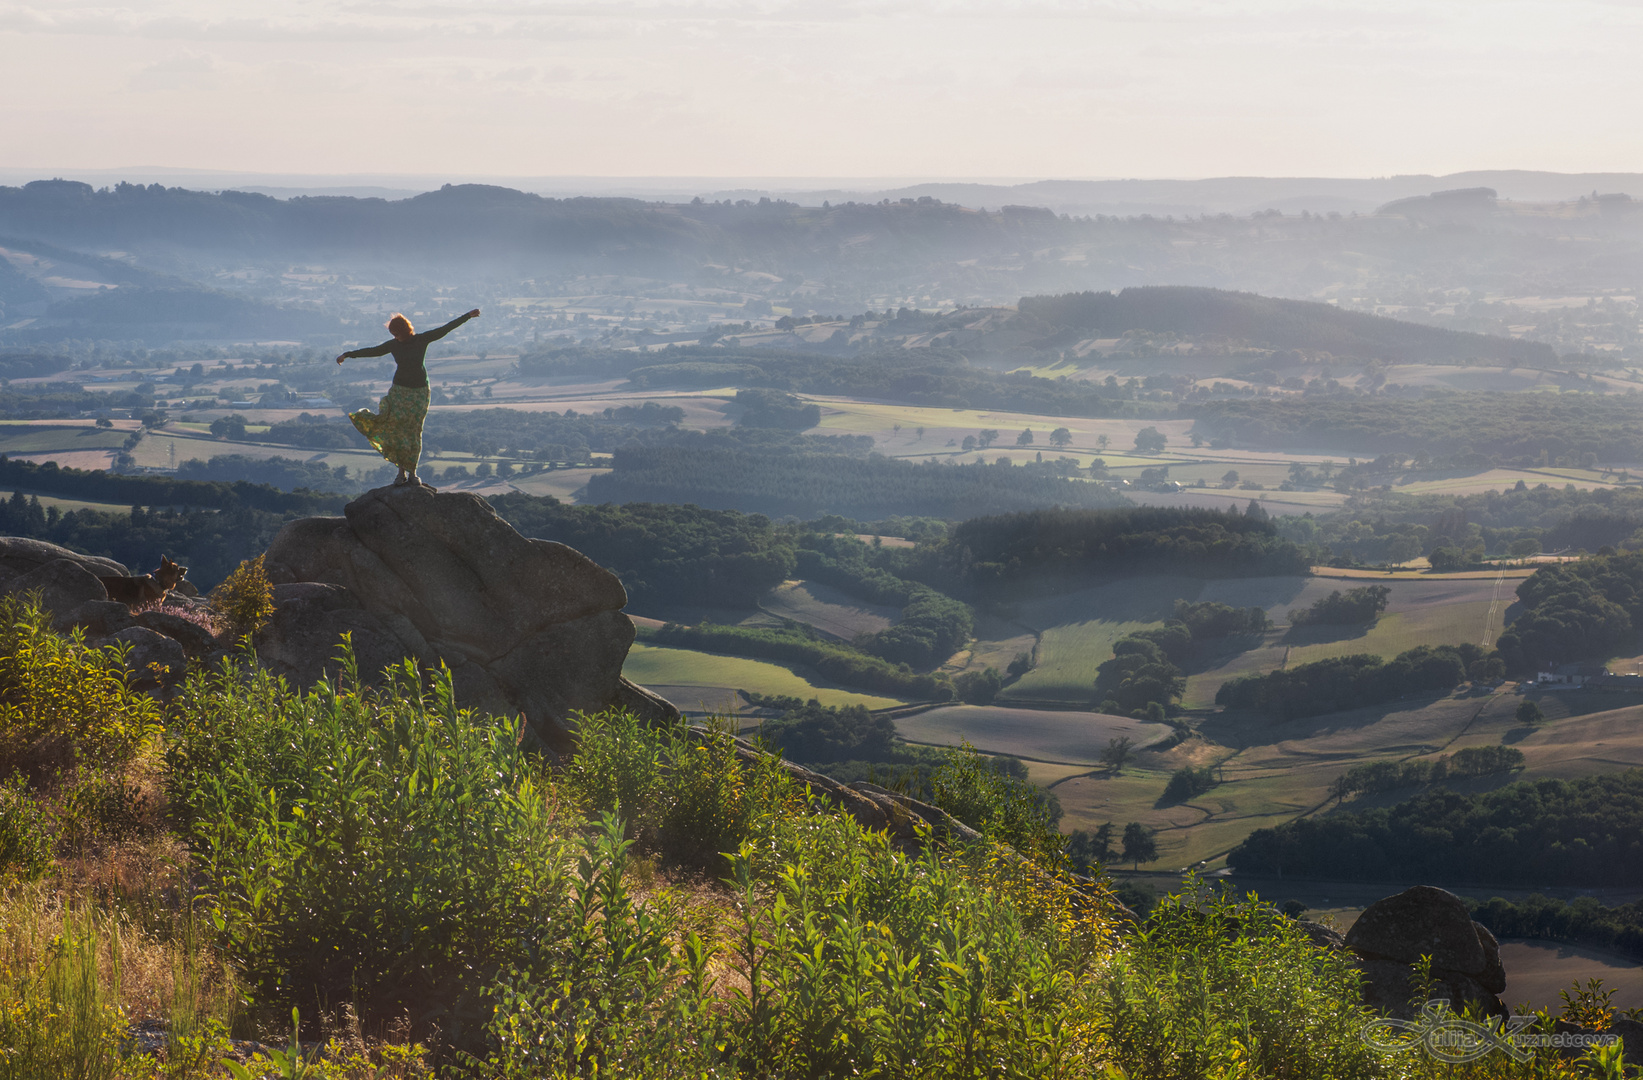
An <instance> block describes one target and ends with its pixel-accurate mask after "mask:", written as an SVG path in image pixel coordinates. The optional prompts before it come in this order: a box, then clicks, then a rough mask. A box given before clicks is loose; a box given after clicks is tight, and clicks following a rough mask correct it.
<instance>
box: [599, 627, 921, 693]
mask: <svg viewBox="0 0 1643 1080" xmlns="http://www.w3.org/2000/svg"><path fill="white" fill-rule="evenodd" d="M622 674H623V675H626V676H627V677H628V678H630V679H632V680H633V681H634V682H636V683H639V684H640V685H641V686H669V687H693V686H694V687H704V688H709V689H711V690H713V691H723V690H724V689H726V688H730V689H735V690H747V691H751V692H753V693H759V694H788V695H792V696H793V697H799V698H804V699H805V700H809V699H810V698H816V699H818V700H820V701H821V703H822V704H823V705H865V706H867V707H868V708H869V709H885V708H889V707H890V706H892V705H900V704H902V702H901V700H900V699H899V698H890V697H883V696H880V695H876V694H864V693H859V692H857V691H854V690H848V689H845V688H842V687H840V686H838V685H837V684H833V683H827V682H825V681H822V680H819V679H812V678H811V677H809V676H806V675H801V674H800V673H799V672H797V671H795V670H794V669H792V668H789V667H784V666H782V665H781V664H773V663H770V662H768V661H765V660H747V659H744V658H742V657H739V656H718V655H715V654H713V653H704V652H697V651H695V650H694V649H674V648H669V647H666V646H661V645H645V644H643V643H641V642H635V643H634V645H633V648H631V649H630V650H628V658H627V663H625V664H623V665H622ZM709 696H712V697H717V696H718V695H717V694H715V695H709ZM669 700H671V701H673V702H674V704H676V705H679V706H680V707H681V708H692V709H693V708H695V707H696V703H695V702H688V701H686V702H682V701H679V700H678V699H677V698H672V697H670V698H669Z"/></svg>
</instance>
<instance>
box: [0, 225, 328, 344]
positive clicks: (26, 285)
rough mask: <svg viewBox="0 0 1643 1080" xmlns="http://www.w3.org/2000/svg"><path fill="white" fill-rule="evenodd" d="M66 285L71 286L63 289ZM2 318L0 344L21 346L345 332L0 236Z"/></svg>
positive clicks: (314, 316)
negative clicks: (69, 281)
mask: <svg viewBox="0 0 1643 1080" xmlns="http://www.w3.org/2000/svg"><path fill="white" fill-rule="evenodd" d="M7 252H9V253H11V256H12V258H8V257H6V255H5V254H4V253H7ZM14 258H15V259H16V260H17V261H16V262H14V261H13V259H14ZM64 279H72V281H73V284H74V287H72V288H70V287H64V286H63V285H62V282H63V280H64ZM0 316H3V317H4V318H3V319H0V327H6V329H3V330H0V342H5V343H24V344H33V343H42V342H52V341H60V340H63V339H66V338H77V339H82V340H83V339H93V340H105V341H144V342H150V343H158V342H168V341H176V340H179V339H189V338H233V337H246V336H250V337H256V338H264V339H270V338H273V339H288V338H295V339H299V340H301V339H304V338H309V337H317V336H328V337H335V336H336V335H337V334H338V332H339V331H340V330H342V328H343V326H344V323H343V320H342V319H340V318H338V317H337V316H335V315H330V314H327V313H325V312H322V311H320V310H319V309H317V308H315V307H311V306H305V305H293V304H278V303H271V302H268V301H265V300H259V299H255V298H252V297H246V296H238V295H235V294H233V293H229V292H224V291H222V290H219V289H212V288H207V287H205V286H201V285H196V284H194V283H192V282H189V281H186V280H184V279H182V278H179V277H173V276H171V275H169V274H162V273H157V272H155V271H153V270H147V269H144V268H142V267H138V266H133V265H131V264H130V263H128V262H125V261H123V260H120V259H114V258H109V257H107V256H104V255H93V254H89V253H86V252H82V251H73V250H69V249H66V248H62V247H58V246H56V245H53V244H49V243H45V242H42V241H39V240H27V239H16V238H13V237H6V236H0Z"/></svg>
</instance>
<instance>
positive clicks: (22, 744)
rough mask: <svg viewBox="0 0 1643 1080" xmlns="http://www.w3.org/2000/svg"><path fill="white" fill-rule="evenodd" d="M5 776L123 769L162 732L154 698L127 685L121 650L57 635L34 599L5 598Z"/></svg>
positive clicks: (0, 668)
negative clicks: (22, 772)
mask: <svg viewBox="0 0 1643 1080" xmlns="http://www.w3.org/2000/svg"><path fill="white" fill-rule="evenodd" d="M0 656H4V657H6V658H7V660H6V663H4V664H0V775H4V774H6V773H9V772H11V771H12V770H14V769H23V770H25V771H28V772H31V773H33V774H35V775H37V776H43V775H45V774H46V773H48V772H51V771H56V770H63V769H72V768H74V767H75V766H77V765H81V764H84V765H89V766H93V767H96V768H107V769H119V768H123V767H124V766H126V765H128V764H129V763H130V762H132V761H133V760H134V759H135V758H137V757H138V755H140V754H141V753H142V752H143V751H144V749H145V748H146V747H148V746H149V745H150V744H151V743H152V740H154V739H155V738H156V737H157V736H158V735H159V733H160V709H159V705H158V704H157V703H156V702H155V701H154V699H153V698H151V697H149V696H148V695H147V694H143V693H140V692H138V691H135V690H132V689H131V688H130V687H129V685H128V684H127V674H126V666H125V660H124V653H123V651H122V650H121V649H119V648H99V649H93V648H88V647H87V646H86V644H85V642H84V639H82V638H80V637H79V636H72V637H65V636H63V635H61V634H57V633H54V632H53V631H52V630H51V629H50V627H49V625H48V619H47V617H46V615H45V614H44V613H43V612H42V611H41V610H40V608H39V605H38V604H37V603H36V602H34V601H33V600H21V599H18V598H16V597H5V598H0Z"/></svg>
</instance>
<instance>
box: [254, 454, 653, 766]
mask: <svg viewBox="0 0 1643 1080" xmlns="http://www.w3.org/2000/svg"><path fill="white" fill-rule="evenodd" d="M344 514H345V516H343V517H340V518H305V519H303V520H300V521H294V522H291V523H289V524H288V525H286V526H285V528H283V529H282V530H280V533H279V535H278V536H276V537H275V538H274V542H273V543H272V544H271V545H270V546H269V549H268V551H267V553H266V555H265V557H264V566H265V567H266V568H267V570H268V575H269V578H270V579H271V580H272V581H274V582H275V583H276V589H275V602H276V613H275V616H274V619H273V621H272V622H271V623H270V624H269V625H268V626H267V627H266V628H265V629H264V630H263V631H262V632H261V634H259V636H258V639H257V642H256V645H257V649H258V653H259V655H260V656H262V658H263V660H264V662H265V663H268V664H269V666H270V667H272V668H273V669H274V670H276V671H279V672H280V673H281V674H285V675H287V676H288V677H290V678H291V679H293V680H294V681H295V682H297V683H298V684H299V685H309V684H311V683H312V682H313V681H314V680H315V679H317V678H318V677H319V675H320V673H322V672H326V671H330V670H334V660H333V657H334V655H335V653H336V651H337V645H338V637H339V635H340V634H341V633H342V632H343V631H348V632H349V633H351V634H353V641H354V649H355V653H356V655H357V656H358V659H359V667H360V672H361V675H362V676H365V677H370V676H374V675H376V674H377V673H378V672H380V670H381V669H382V667H383V666H384V665H385V664H387V663H392V662H397V661H399V660H400V659H401V658H403V657H407V656H409V657H413V658H415V659H416V661H417V662H418V663H419V664H421V665H422V666H424V667H432V666H434V665H437V664H439V663H441V662H443V663H444V664H445V665H446V666H447V667H449V668H450V670H451V673H452V676H453V680H454V682H455V685H456V688H457V694H458V699H459V701H460V702H461V703H462V705H463V706H465V707H471V708H476V709H482V710H487V711H493V712H518V713H521V714H523V715H524V716H525V717H526V719H527V720H529V721H530V723H531V726H532V728H533V730H535V731H536V733H537V734H538V735H539V736H541V738H542V739H543V741H544V742H546V743H547V744H548V745H549V746H550V747H551V748H553V749H555V750H561V751H562V750H566V749H569V747H570V745H571V743H572V735H571V732H572V730H573V729H574V725H575V719H574V718H575V715H576V714H577V713H579V712H588V713H591V712H597V711H599V710H601V709H605V708H609V707H611V706H621V707H626V708H629V709H631V710H633V711H634V712H636V713H638V714H639V715H641V716H644V717H646V718H647V719H651V720H666V721H671V720H674V719H677V717H678V712H677V710H675V709H674V708H673V707H672V706H671V705H670V704H668V703H667V702H666V701H663V700H662V699H660V698H658V697H656V696H655V695H653V694H650V693H649V692H648V691H645V690H643V689H642V688H639V687H636V686H634V685H633V684H632V683H629V682H627V681H626V680H624V679H622V677H621V673H622V662H623V661H624V660H625V659H626V657H627V651H628V647H629V646H630V645H631V644H632V643H633V623H632V621H631V620H630V619H629V618H628V617H627V616H626V615H625V614H623V613H622V610H621V609H622V607H623V606H625V605H626V603H627V593H626V591H625V590H624V589H623V588H622V584H621V582H620V581H618V580H617V579H616V576H615V575H614V574H612V573H611V572H610V571H608V570H605V569H604V568H602V567H600V566H599V565H598V564H596V563H594V562H593V560H591V559H589V558H587V557H586V556H585V555H582V554H581V553H580V552H578V551H575V550H574V549H572V548H569V547H566V546H565V545H563V544H556V543H552V542H550V541H546V540H531V539H527V538H526V537H524V536H521V535H520V534H519V533H518V531H516V530H515V529H514V528H513V527H512V526H511V525H509V524H508V523H507V522H505V521H503V520H502V519H501V517H499V516H498V515H497V513H496V511H495V510H493V509H492V508H491V505H490V504H489V503H488V502H486V501H485V500H484V499H481V498H479V497H478V496H476V495H471V494H467V493H464V492H434V491H432V490H430V489H428V488H424V487H421V486H419V485H414V484H413V485H407V486H404V487H397V488H394V487H389V488H378V489H377V490H375V491H371V492H367V493H366V494H365V495H362V496H360V497H359V498H358V499H355V500H354V501H353V502H351V503H349V504H348V506H347V508H346V510H345V512H344ZM328 664H329V665H331V667H329V668H328V667H327V665H328Z"/></svg>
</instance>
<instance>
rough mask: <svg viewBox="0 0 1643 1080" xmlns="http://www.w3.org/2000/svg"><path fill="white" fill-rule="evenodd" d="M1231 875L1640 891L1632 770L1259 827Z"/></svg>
mask: <svg viewBox="0 0 1643 1080" xmlns="http://www.w3.org/2000/svg"><path fill="white" fill-rule="evenodd" d="M1227 861H1228V862H1229V863H1230V864H1231V865H1232V866H1233V867H1235V868H1236V869H1237V871H1238V872H1239V873H1247V874H1283V875H1288V876H1293V877H1320V878H1330V879H1333V880H1338V881H1430V882H1450V883H1462V882H1477V883H1483V884H1492V885H1513V886H1526V887H1532V886H1537V885H1550V884H1556V885H1574V886H1582V887H1595V886H1607V885H1628V886H1635V885H1639V884H1643V770H1639V769H1631V770H1628V771H1626V772H1622V773H1611V774H1608V775H1604V776H1588V777H1583V778H1581V779H1578V780H1533V781H1519V782H1517V783H1515V784H1507V785H1505V786H1504V787H1500V788H1497V789H1496V790H1494V791H1488V792H1482V793H1479V794H1476V795H1462V794H1458V793H1456V792H1453V791H1449V790H1447V789H1441V788H1440V789H1438V790H1435V791H1431V792H1428V793H1426V794H1423V795H1418V796H1416V797H1415V798H1412V799H1408V800H1405V801H1404V802H1401V803H1398V804H1397V805H1396V806H1392V807H1386V808H1379V809H1370V810H1363V811H1341V812H1337V813H1333V814H1329V815H1327V816H1324V817H1305V818H1299V819H1297V820H1295V821H1292V822H1288V823H1286V824H1284V825H1280V826H1278V827H1277V828H1272V829H1258V830H1256V831H1255V832H1254V833H1251V834H1250V836H1249V837H1248V838H1247V839H1245V840H1244V842H1243V843H1241V844H1239V845H1238V847H1236V848H1234V849H1233V851H1232V853H1231V854H1230V855H1228V856H1227Z"/></svg>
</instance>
